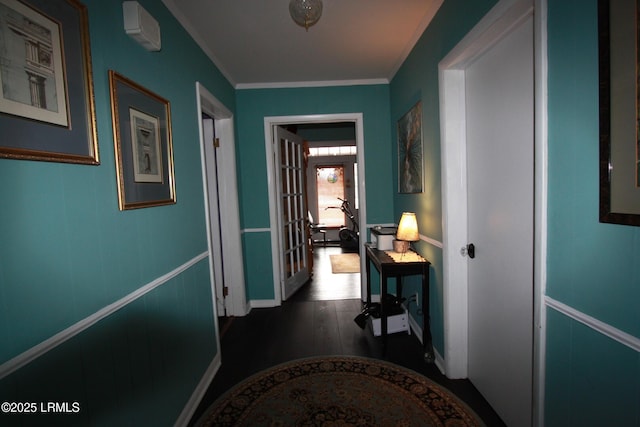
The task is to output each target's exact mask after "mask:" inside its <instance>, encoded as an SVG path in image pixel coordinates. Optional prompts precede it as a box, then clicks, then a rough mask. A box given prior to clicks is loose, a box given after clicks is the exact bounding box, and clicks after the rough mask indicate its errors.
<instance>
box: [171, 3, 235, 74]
mask: <svg viewBox="0 0 640 427" xmlns="http://www.w3.org/2000/svg"><path fill="white" fill-rule="evenodd" d="M162 3H164V5H165V6H166V7H167V9H169V12H171V14H172V15H173V16H174V18H176V20H178V22H179V23H180V25H181V26H182V28H184V29H185V30H186V31H187V33H189V35H190V36H191V38H192V39H193V40H194V41H195V42H196V44H197V45H198V46H199V47H200V49H202V51H203V52H204V54H205V55H207V57H209V59H210V60H211V62H213V64H214V65H215V66H216V68H217V69H218V71H220V74H222V75H223V76H224V78H226V79H227V81H228V82H229V84H231V86H235V81H234V80H233V79H232V78H231V74H230V73H229V72H228V71H227V70H226V69H225V68H224V67H223V66H222V61H220V60H219V59H218V57H217V56H216V55H215V54H214V53H213V52H212V51H211V49H210V48H209V47H208V44H207V43H206V42H205V41H204V39H203V38H202V37H201V36H200V34H198V32H197V31H196V29H195V28H194V26H193V25H191V22H190V21H189V19H187V18H186V17H185V16H184V14H183V13H182V12H181V11H180V8H179V7H178V6H176V3H177V1H176V0H162Z"/></svg>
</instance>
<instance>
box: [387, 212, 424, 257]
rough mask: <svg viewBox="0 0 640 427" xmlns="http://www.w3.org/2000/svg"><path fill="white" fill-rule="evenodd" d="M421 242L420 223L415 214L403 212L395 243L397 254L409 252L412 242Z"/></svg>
mask: <svg viewBox="0 0 640 427" xmlns="http://www.w3.org/2000/svg"><path fill="white" fill-rule="evenodd" d="M418 240H420V234H419V233H418V221H417V220H416V214H415V213H413V212H403V213H402V217H401V218H400V223H399V224H398V231H397V232H396V240H394V241H393V250H394V251H395V252H400V253H405V252H407V251H408V250H409V247H410V245H411V242H417V241H418Z"/></svg>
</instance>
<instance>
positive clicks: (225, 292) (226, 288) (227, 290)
mask: <svg viewBox="0 0 640 427" xmlns="http://www.w3.org/2000/svg"><path fill="white" fill-rule="evenodd" d="M222 296H224V297H228V296H229V287H228V286H224V287H223V288H222Z"/></svg>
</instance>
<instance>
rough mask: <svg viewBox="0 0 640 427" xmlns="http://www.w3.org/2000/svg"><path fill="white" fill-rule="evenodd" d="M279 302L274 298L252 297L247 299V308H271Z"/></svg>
mask: <svg viewBox="0 0 640 427" xmlns="http://www.w3.org/2000/svg"><path fill="white" fill-rule="evenodd" d="M279 305H280V304H278V302H277V301H276V300H274V299H252V300H251V301H249V308H250V309H251V308H272V307H278V306H279Z"/></svg>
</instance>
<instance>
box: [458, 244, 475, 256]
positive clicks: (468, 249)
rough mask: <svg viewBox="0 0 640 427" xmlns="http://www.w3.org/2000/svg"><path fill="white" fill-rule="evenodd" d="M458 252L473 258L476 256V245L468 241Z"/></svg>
mask: <svg viewBox="0 0 640 427" xmlns="http://www.w3.org/2000/svg"><path fill="white" fill-rule="evenodd" d="M460 254H461V255H462V256H467V255H469V258H471V259H473V258H475V257H476V246H475V245H474V244H473V243H469V244H468V245H467V246H463V247H462V249H460Z"/></svg>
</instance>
